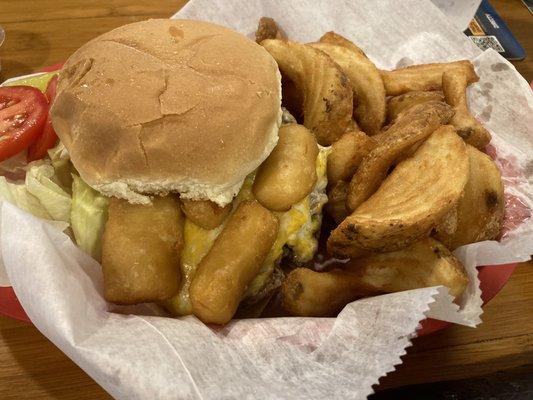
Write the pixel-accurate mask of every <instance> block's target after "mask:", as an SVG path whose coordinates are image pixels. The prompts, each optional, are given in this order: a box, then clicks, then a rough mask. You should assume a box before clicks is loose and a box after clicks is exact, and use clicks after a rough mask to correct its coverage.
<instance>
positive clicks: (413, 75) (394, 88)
mask: <svg viewBox="0 0 533 400" xmlns="http://www.w3.org/2000/svg"><path fill="white" fill-rule="evenodd" d="M452 70H453V71H457V72H458V73H460V74H462V75H463V76H464V77H465V79H466V81H467V82H468V83H469V84H470V83H473V82H477V81H478V80H479V78H478V76H477V75H476V72H475V71H474V66H473V65H472V63H471V62H470V61H468V60H461V61H454V62H449V63H434V64H420V65H411V66H409V67H405V68H400V69H395V70H394V71H383V70H382V71H381V77H382V78H383V84H384V85H385V91H386V92H387V96H398V95H400V94H403V93H406V92H411V91H413V90H422V91H427V90H440V89H441V88H442V74H443V73H444V72H446V71H452Z"/></svg>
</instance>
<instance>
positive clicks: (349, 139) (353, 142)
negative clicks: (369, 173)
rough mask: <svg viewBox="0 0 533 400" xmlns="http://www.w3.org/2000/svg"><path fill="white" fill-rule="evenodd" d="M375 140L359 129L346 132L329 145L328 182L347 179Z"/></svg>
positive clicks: (372, 146) (373, 144)
mask: <svg viewBox="0 0 533 400" xmlns="http://www.w3.org/2000/svg"><path fill="white" fill-rule="evenodd" d="M374 146H375V142H374V140H372V139H371V138H370V137H369V136H367V135H365V133H364V132H361V131H359V130H354V131H349V132H346V133H345V134H344V135H342V136H341V138H340V139H339V140H337V141H336V142H335V143H333V144H332V145H331V153H330V154H329V156H328V167H327V168H328V183H329V184H330V185H331V184H334V183H336V182H337V181H340V180H343V181H349V180H350V179H351V178H352V176H353V174H354V173H355V171H356V170H357V168H358V167H359V165H360V164H361V161H362V160H363V157H364V156H366V155H367V154H368V153H369V152H370V150H372V148H374Z"/></svg>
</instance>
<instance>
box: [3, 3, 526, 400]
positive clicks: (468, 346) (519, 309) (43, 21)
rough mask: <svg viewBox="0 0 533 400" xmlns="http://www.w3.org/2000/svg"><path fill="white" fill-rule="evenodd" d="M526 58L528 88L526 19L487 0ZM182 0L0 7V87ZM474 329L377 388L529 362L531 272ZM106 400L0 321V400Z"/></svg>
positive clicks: (17, 327) (29, 337)
mask: <svg viewBox="0 0 533 400" xmlns="http://www.w3.org/2000/svg"><path fill="white" fill-rule="evenodd" d="M492 3H493V5H495V7H496V8H497V9H498V11H499V12H500V13H501V15H502V17H503V18H504V19H505V21H506V22H507V23H508V24H509V26H510V28H511V29H512V31H513V32H514V33H515V34H516V36H517V37H518V39H519V41H520V42H521V43H522V45H523V46H524V47H525V48H526V51H527V52H528V54H529V55H530V58H528V59H527V60H526V61H522V62H516V63H515V65H516V67H517V69H518V71H520V72H521V73H522V75H524V77H525V78H526V79H527V80H528V81H531V80H533V62H532V61H531V60H533V16H531V15H530V14H529V12H528V11H527V10H526V8H525V7H523V6H522V4H521V3H520V1H519V0H512V1H511V0H509V1H504V0H498V1H496V0H493V1H492ZM183 4H185V1H184V0H174V1H170V0H158V1H153V2H152V1H150V2H149V1H140V0H138V1H136V0H114V1H107V0H93V1H86V0H84V1H81V0H76V1H67V0H54V1H44V0H17V1H14V0H0V24H1V25H2V26H3V27H4V29H5V30H6V32H7V39H6V42H5V43H4V45H3V46H2V47H1V48H0V59H1V62H2V79H6V78H9V77H12V76H17V75H22V74H26V73H31V72H34V71H36V70H38V69H39V68H40V67H43V66H47V65H51V64H55V63H57V62H59V61H63V60H65V59H66V58H67V57H68V56H69V55H70V54H71V53H72V52H73V51H74V50H76V49H77V48H78V47H79V46H80V45H81V44H83V43H85V42H86V41H88V40H89V39H91V38H93V37H95V36H97V35H99V34H101V33H103V32H106V31H108V30H110V29H112V28H115V27H117V26H120V25H123V24H126V23H129V22H133V21H138V20H143V19H147V18H157V17H160V18H164V17H168V16H170V15H172V14H173V13H174V12H176V11H177V10H178V9H179V8H180V7H181V6H182V5H183ZM484 310H485V312H484V314H483V316H482V318H483V320H484V323H483V324H482V325H481V326H480V327H479V328H477V329H470V328H466V327H460V326H453V327H451V328H449V329H446V330H444V331H441V332H439V333H436V334H434V335H431V336H428V337H423V338H419V339H416V340H415V342H414V346H413V347H411V348H410V349H409V351H408V355H407V356H406V357H404V364H403V365H402V366H400V368H399V369H398V371H396V372H394V373H392V374H390V375H389V376H387V377H386V378H383V379H382V385H381V387H382V388H383V387H394V386H400V385H406V384H414V383H422V382H432V381H439V380H450V379H461V378H469V377H475V376H481V375H485V374H489V373H493V372H496V371H501V370H509V369H512V368H516V367H521V366H524V365H528V364H532V363H533V268H532V264H531V263H524V264H521V265H520V266H519V267H518V268H517V270H516V272H515V273H514V274H513V276H512V278H511V280H510V281H509V283H508V284H507V286H506V287H505V288H504V289H503V291H502V292H501V293H500V294H498V296H496V298H495V299H493V300H492V301H491V302H490V303H489V304H488V305H487V306H486V307H485V309H484ZM21 398H31V399H73V400H84V399H91V400H95V399H106V398H109V396H108V395H107V394H106V393H105V392H104V391H103V390H102V389H101V388H100V387H99V386H98V385H97V384H96V383H95V382H94V381H92V380H91V379H90V378H89V377H88V376H87V375H86V374H85V373H84V372H83V371H82V370H81V369H80V368H78V367H77V366H76V365H75V364H74V363H72V362H71V361H70V360H69V359H68V358H67V357H66V356H65V355H64V354H63V353H61V352H60V351H59V350H58V349H57V348H56V347H55V346H54V345H53V344H51V343H50V342H49V341H48V340H47V339H46V338H45V337H43V336H42V335H41V334H40V333H39V332H38V331H37V330H36V329H35V328H34V327H33V326H32V325H30V324H26V323H21V322H17V321H14V320H10V319H8V318H2V317H0V399H2V400H8V399H21Z"/></svg>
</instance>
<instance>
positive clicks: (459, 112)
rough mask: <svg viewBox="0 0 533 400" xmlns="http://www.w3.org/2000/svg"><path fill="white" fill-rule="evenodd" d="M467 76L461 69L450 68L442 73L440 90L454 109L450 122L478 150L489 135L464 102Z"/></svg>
mask: <svg viewBox="0 0 533 400" xmlns="http://www.w3.org/2000/svg"><path fill="white" fill-rule="evenodd" d="M468 85H469V81H468V77H467V76H465V75H464V74H463V73H462V72H461V71H457V70H451V71H446V72H444V73H443V74H442V91H443V93H444V98H445V99H446V102H447V103H448V104H449V105H451V106H452V107H453V108H454V110H455V115H454V116H453V119H452V121H451V124H452V125H453V126H455V129H456V130H457V134H458V135H459V136H461V137H462V138H463V139H464V141H465V142H466V143H468V144H470V145H472V146H474V147H477V148H478V149H480V150H483V149H484V148H485V147H486V146H487V145H488V144H489V142H490V139H491V136H490V133H489V131H487V130H486V129H485V128H484V127H483V125H481V123H480V122H479V121H478V120H477V119H475V118H474V117H473V116H472V114H471V113H470V111H469V110H468V105H467V102H466V88H467V86H468Z"/></svg>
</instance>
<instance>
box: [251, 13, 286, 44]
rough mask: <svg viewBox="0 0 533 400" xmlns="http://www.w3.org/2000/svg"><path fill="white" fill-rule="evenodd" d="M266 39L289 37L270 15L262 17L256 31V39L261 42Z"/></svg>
mask: <svg viewBox="0 0 533 400" xmlns="http://www.w3.org/2000/svg"><path fill="white" fill-rule="evenodd" d="M266 39H287V38H286V36H285V34H284V33H283V32H282V31H281V29H280V28H279V26H278V24H276V21H274V20H273V19H272V18H269V17H261V18H260V19H259V23H258V24H257V30H256V31H255V41H256V42H257V43H261V42H262V41H263V40H266Z"/></svg>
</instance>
